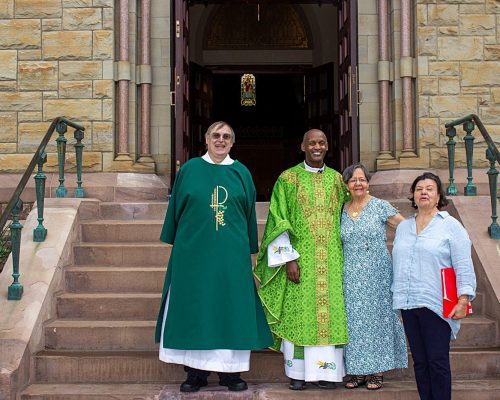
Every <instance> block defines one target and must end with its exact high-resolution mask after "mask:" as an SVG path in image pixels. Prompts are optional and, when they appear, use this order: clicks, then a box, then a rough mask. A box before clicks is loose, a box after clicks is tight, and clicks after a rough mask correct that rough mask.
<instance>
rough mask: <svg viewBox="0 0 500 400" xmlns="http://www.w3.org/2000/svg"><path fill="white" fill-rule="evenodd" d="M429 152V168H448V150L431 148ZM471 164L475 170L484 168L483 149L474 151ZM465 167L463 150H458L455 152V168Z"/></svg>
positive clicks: (465, 161) (485, 165)
mask: <svg viewBox="0 0 500 400" xmlns="http://www.w3.org/2000/svg"><path fill="white" fill-rule="evenodd" d="M430 152H431V168H443V169H444V168H448V150H447V149H446V148H445V147H442V148H432V149H430ZM472 164H473V166H474V167H477V168H486V167H487V166H488V160H486V158H485V156H484V149H478V148H475V149H474V154H473V157H472ZM465 167H467V159H466V157H465V150H464V149H463V148H460V147H459V148H458V149H457V151H456V152H455V168H465Z"/></svg>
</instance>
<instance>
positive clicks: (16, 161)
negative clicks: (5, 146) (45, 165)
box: [0, 154, 33, 172]
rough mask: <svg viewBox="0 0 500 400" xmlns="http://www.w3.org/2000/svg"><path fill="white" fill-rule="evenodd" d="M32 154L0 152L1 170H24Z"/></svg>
mask: <svg viewBox="0 0 500 400" xmlns="http://www.w3.org/2000/svg"><path fill="white" fill-rule="evenodd" d="M32 158H33V154H0V165H1V166H2V172H20V171H24V170H26V168H27V167H28V164H29V163H30V161H31V159H32Z"/></svg>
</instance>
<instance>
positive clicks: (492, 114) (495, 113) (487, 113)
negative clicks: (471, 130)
mask: <svg viewBox="0 0 500 400" xmlns="http://www.w3.org/2000/svg"><path fill="white" fill-rule="evenodd" d="M480 116H481V121H483V123H484V124H485V125H486V124H492V125H500V106H492V107H482V108H481V112H480Z"/></svg>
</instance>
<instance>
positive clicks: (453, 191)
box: [446, 126, 458, 196]
mask: <svg viewBox="0 0 500 400" xmlns="http://www.w3.org/2000/svg"><path fill="white" fill-rule="evenodd" d="M446 136H448V141H447V142H446V146H447V147H448V170H449V171H450V184H449V185H448V187H447V188H446V194H447V195H448V196H456V195H457V192H458V190H457V187H456V186H455V178H454V177H453V174H454V171H455V145H456V144H457V142H455V140H453V139H454V138H455V136H457V130H456V129H455V127H453V126H451V127H449V128H447V129H446Z"/></svg>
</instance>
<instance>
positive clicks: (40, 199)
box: [33, 151, 47, 242]
mask: <svg viewBox="0 0 500 400" xmlns="http://www.w3.org/2000/svg"><path fill="white" fill-rule="evenodd" d="M46 162H47V153H45V151H42V152H41V153H40V156H39V157H38V172H37V174H36V175H35V187H36V208H37V211H38V226H37V227H36V228H35V229H34V230H33V241H34V242H43V241H44V240H45V238H46V237H47V229H45V227H44V226H43V207H44V203H45V180H46V179H47V178H46V176H45V174H44V173H43V164H45V163H46Z"/></svg>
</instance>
